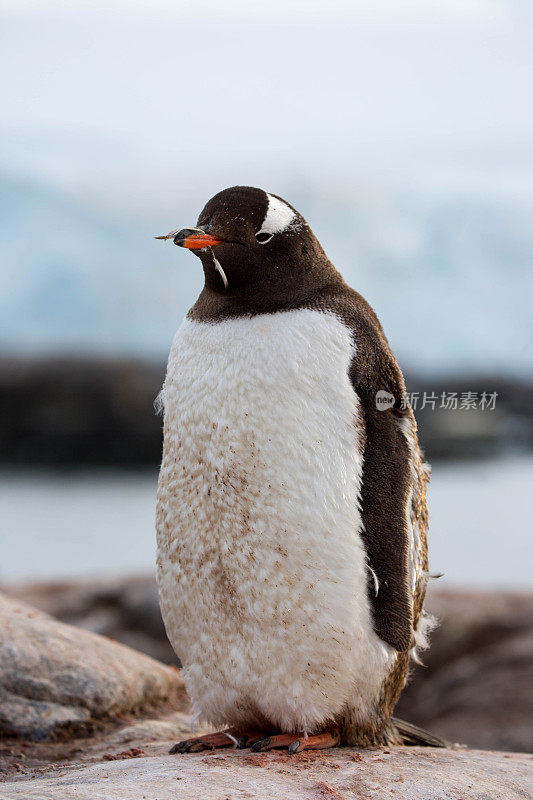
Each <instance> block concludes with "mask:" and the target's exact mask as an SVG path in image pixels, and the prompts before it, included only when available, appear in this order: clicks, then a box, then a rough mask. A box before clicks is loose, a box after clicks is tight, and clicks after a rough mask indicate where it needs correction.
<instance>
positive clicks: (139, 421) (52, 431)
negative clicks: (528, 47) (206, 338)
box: [0, 357, 533, 469]
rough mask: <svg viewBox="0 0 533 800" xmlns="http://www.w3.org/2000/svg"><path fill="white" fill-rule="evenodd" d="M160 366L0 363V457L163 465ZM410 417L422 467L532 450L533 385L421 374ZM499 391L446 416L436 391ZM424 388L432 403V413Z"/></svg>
mask: <svg viewBox="0 0 533 800" xmlns="http://www.w3.org/2000/svg"><path fill="white" fill-rule="evenodd" d="M164 375H165V364H164V362H163V361H161V362H156V361H154V362H150V361H142V360H139V359H120V358H107V359H106V358H98V357H92V358H91V357H85V358H83V357H78V358H74V357H71V358H69V357H62V358H60V357H48V358H42V359H38V358H34V359H31V358H28V359H24V358H15V357H13V358H1V359H0V461H1V462H3V463H5V464H16V465H19V466H32V467H34V466H36V465H39V464H41V465H46V466H52V467H59V468H64V467H72V466H80V467H83V466H90V465H98V466H105V467H121V468H126V469H135V468H142V467H148V466H156V465H158V464H159V463H160V460H161V447H162V444H161V440H162V424H161V419H160V418H159V417H156V415H155V413H154V407H153V403H154V399H155V397H156V396H157V394H158V392H159V390H160V388H161V385H162V383H163V379H164ZM407 390H408V392H409V393H410V394H411V393H414V392H418V393H419V400H418V403H417V407H416V409H415V414H416V417H417V419H418V422H419V425H420V439H421V443H422V447H423V449H424V451H425V454H426V457H427V459H428V460H429V461H435V460H438V459H452V458H456V459H457V458H472V457H487V456H494V455H497V454H501V453H502V452H509V451H510V450H519V451H524V450H531V449H532V448H533V386H532V385H531V384H530V383H526V382H522V381H518V380H511V379H506V378H502V377H499V376H485V377H480V376H478V377H476V376H454V375H450V376H447V377H440V378H439V377H438V376H437V377H435V378H423V376H416V375H407ZM454 391H455V392H457V393H458V397H459V399H460V397H461V393H462V392H475V393H477V394H478V395H481V393H482V392H487V393H492V392H497V394H498V397H497V401H496V408H495V410H494V411H486V410H485V411H482V410H480V409H479V408H477V409H468V410H461V408H460V403H459V407H458V409H457V410H447V409H445V408H442V407H441V403H440V398H441V394H442V392H445V393H446V394H448V393H450V392H454ZM424 392H425V393H426V395H427V396H429V395H432V394H434V395H435V396H436V397H437V398H438V399H437V402H436V403H435V408H434V409H433V408H432V407H431V404H428V403H426V405H425V407H422V406H423V397H424Z"/></svg>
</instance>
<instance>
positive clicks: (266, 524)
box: [157, 186, 430, 753]
mask: <svg viewBox="0 0 533 800" xmlns="http://www.w3.org/2000/svg"><path fill="white" fill-rule="evenodd" d="M158 238H173V240H174V243H175V244H177V245H179V246H181V247H185V248H187V249H189V250H192V252H193V253H194V254H195V255H197V256H198V257H199V258H200V261H201V263H202V267H203V271H204V277H205V284H204V287H203V289H202V291H201V293H200V295H199V297H198V299H197V301H196V302H195V304H194V305H193V307H192V308H191V309H190V311H189V312H188V314H187V316H186V318H185V320H184V321H183V323H182V325H181V327H180V328H179V329H178V332H177V333H176V335H175V338H174V341H173V344H172V349H171V351H170V357H169V361H168V370H167V374H166V379H165V382H164V386H163V389H162V393H161V401H162V406H163V408H164V448H163V460H162V466H161V472H160V475H159V487H158V496H157V546H158V556H157V568H158V585H159V592H160V600H161V610H162V614H163V619H164V622H165V626H166V630H167V633H168V636H169V639H170V641H171V643H172V646H173V647H174V649H175V651H176V653H177V654H178V656H179V658H180V659H181V661H182V664H183V670H182V675H183V679H184V681H185V685H186V687H187V691H188V693H189V695H190V698H191V702H192V709H193V714H194V716H195V718H196V719H198V720H202V721H205V722H208V723H211V724H212V725H213V726H216V727H217V728H225V730H223V731H222V732H220V733H215V734H210V735H207V736H204V737H197V738H194V739H189V740H186V741H185V742H180V743H179V744H177V745H176V746H175V747H174V748H173V749H172V751H171V752H186V751H194V750H200V749H203V748H213V747H223V746H230V745H232V744H234V743H235V744H238V745H240V746H250V745H252V746H253V748H254V749H255V750H262V749H269V748H272V747H288V748H289V751H290V752H291V753H294V752H298V751H300V750H303V749H309V748H323V747H329V746H332V745H335V744H339V743H342V744H351V745H360V746H365V745H377V744H394V743H397V742H400V741H402V734H401V731H399V729H398V726H396V725H395V722H394V720H393V719H392V717H391V715H392V711H393V709H394V706H395V704H396V702H397V700H398V697H399V694H400V692H401V690H402V688H403V685H404V683H405V679H406V674H407V668H408V663H409V659H410V655H412V654H413V652H414V651H415V648H417V647H424V646H425V645H426V644H427V641H426V634H427V631H428V628H429V626H430V618H429V617H428V616H427V615H425V614H424V612H423V610H422V603H423V599H424V594H425V588H426V576H427V548H426V530H427V511H426V501H425V485H426V479H427V471H426V469H425V466H424V464H423V461H422V458H421V454H420V450H419V447H418V440H417V428H416V422H415V419H414V416H413V413H412V411H411V409H410V407H409V405H408V404H406V402H405V384H404V380H403V376H402V373H401V371H400V369H399V367H398V364H397V363H396V360H395V358H394V356H393V355H392V353H391V350H390V348H389V345H388V343H387V340H386V338H385V335H384V333H383V331H382V328H381V325H380V323H379V321H378V319H377V317H376V314H375V313H374V311H373V310H372V309H371V308H370V306H369V305H368V303H367V302H366V301H365V300H364V299H363V297H361V295H360V294H358V293H357V292H355V291H354V290H353V289H351V288H350V287H349V286H348V285H347V284H346V283H345V282H344V280H343V278H342V277H341V275H340V274H339V273H338V272H337V271H336V269H335V268H334V267H333V265H332V264H331V263H330V261H329V260H328V258H327V257H326V255H325V253H324V251H323V250H322V247H321V246H320V244H319V242H318V240H317V239H316V237H315V236H314V234H313V232H312V230H311V228H310V227H309V225H308V224H307V222H306V221H305V219H304V218H303V217H302V216H301V215H300V214H299V213H298V212H297V211H296V210H295V209H294V208H293V207H292V206H291V205H290V204H289V203H287V202H285V201H284V200H282V199H281V198H280V197H278V196H276V195H273V194H268V193H266V192H265V191H262V190H261V189H255V188H251V187H245V186H236V187H233V188H231V189H226V190H225V191H222V192H220V193H219V194H217V195H215V196H214V197H213V198H212V199H211V200H210V201H209V202H208V203H207V205H206V206H205V208H204V210H203V211H202V213H201V214H200V216H199V218H198V221H197V223H196V226H195V227H193V228H185V229H183V230H180V231H177V230H176V231H172V232H171V233H170V234H167V236H166V237H158Z"/></svg>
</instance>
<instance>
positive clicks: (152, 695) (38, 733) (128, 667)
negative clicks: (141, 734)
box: [0, 595, 185, 739]
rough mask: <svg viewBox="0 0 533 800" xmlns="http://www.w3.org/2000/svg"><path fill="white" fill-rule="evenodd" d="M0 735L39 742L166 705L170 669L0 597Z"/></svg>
mask: <svg viewBox="0 0 533 800" xmlns="http://www.w3.org/2000/svg"><path fill="white" fill-rule="evenodd" d="M0 632H1V638H0V734H2V735H4V736H13V735H17V736H22V737H25V738H28V739H42V738H45V737H50V736H54V735H57V734H58V733H60V732H62V731H63V732H65V731H66V730H68V731H69V732H73V731H77V730H81V729H83V728H87V727H89V726H90V725H91V724H92V723H93V722H94V721H95V720H104V719H116V718H117V717H119V716H120V715H123V714H124V713H126V712H137V711H140V710H145V709H149V708H154V707H161V706H164V705H168V704H174V705H177V704H178V703H180V702H181V704H182V705H183V704H184V702H185V700H184V689H183V683H182V680H181V678H180V676H179V673H178V671H177V670H176V669H174V668H172V667H167V666H164V665H162V664H159V663H157V662H156V661H154V660H153V659H151V658H149V657H148V656H145V655H143V654H141V653H137V652H135V651H134V650H131V649H130V648H129V647H125V646H124V645H121V644H117V643H116V642H113V641H111V640H109V639H106V638H104V637H102V636H98V635H96V634H93V633H88V632H86V631H83V630H80V629H79V628H74V627H71V626H70V625H65V624H63V623H61V622H58V621H57V620H54V619H52V618H51V617H49V616H48V615H47V614H45V613H43V612H41V611H38V610H37V609H35V608H32V607H31V606H27V605H25V604H23V603H21V602H20V601H17V600H12V599H9V598H7V597H5V596H3V595H0Z"/></svg>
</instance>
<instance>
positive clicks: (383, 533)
mask: <svg viewBox="0 0 533 800" xmlns="http://www.w3.org/2000/svg"><path fill="white" fill-rule="evenodd" d="M362 407H363V414H364V421H365V432H366V443H365V449H364V457H363V476H362V486H361V513H362V521H363V529H362V531H361V536H362V538H363V541H364V544H365V549H366V553H367V558H368V565H369V568H370V569H371V570H372V573H371V575H372V577H373V578H374V580H372V579H369V582H368V596H369V600H370V603H371V607H372V617H373V623H374V630H375V631H376V633H377V635H378V636H379V637H380V639H382V640H383V641H384V642H387V644H389V645H390V646H391V647H394V649H395V650H398V651H399V652H405V651H407V650H409V649H410V648H411V647H412V640H413V599H412V596H411V593H410V590H409V587H408V574H407V563H408V548H409V540H408V531H407V520H406V513H407V500H408V496H409V491H410V488H411V481H412V472H411V454H410V451H409V446H408V443H407V440H406V438H405V436H404V434H403V433H402V430H401V428H400V426H399V424H398V420H397V418H396V412H395V411H394V410H393V409H389V410H386V411H379V410H377V409H376V408H375V406H374V407H372V405H371V404H370V403H364V402H363V403H362ZM369 577H370V576H369Z"/></svg>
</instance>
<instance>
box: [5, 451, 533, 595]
mask: <svg viewBox="0 0 533 800" xmlns="http://www.w3.org/2000/svg"><path fill="white" fill-rule="evenodd" d="M156 482H157V474H156V472H154V473H147V474H143V475H130V474H123V473H118V474H117V473H98V472H92V473H87V474H83V473H82V474H79V473H71V474H69V475H54V474H48V473H38V472H33V473H21V472H10V473H9V474H5V475H3V476H2V482H1V485H0V526H1V530H2V540H1V544H0V548H1V550H0V580H2V581H12V580H20V579H49V578H58V577H59V578H65V577H73V576H90V575H102V574H104V573H107V574H114V575H121V574H128V573H132V572H150V571H153V569H154V563H155V533H154V515H155V492H156ZM531 486H533V458H531V457H527V458H514V459H506V460H502V461H492V462H483V463H468V464H465V463H463V464H455V465H449V464H448V465H437V466H435V467H434V469H433V475H432V480H431V489H430V495H429V504H430V515H431V531H430V561H431V569H432V570H433V571H434V572H444V573H445V577H444V578H443V579H441V581H439V585H440V586H443V587H444V586H452V585H462V586H472V587H478V588H481V587H497V588H506V589H525V588H528V587H530V586H531V562H532V554H533V540H532V538H531V532H530V527H531V525H530V509H529V492H530V490H531Z"/></svg>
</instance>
